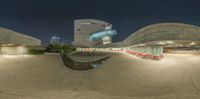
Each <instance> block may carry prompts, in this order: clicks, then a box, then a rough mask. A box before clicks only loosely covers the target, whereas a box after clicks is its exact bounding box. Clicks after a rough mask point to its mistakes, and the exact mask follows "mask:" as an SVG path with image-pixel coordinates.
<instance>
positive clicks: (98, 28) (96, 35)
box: [72, 19, 117, 47]
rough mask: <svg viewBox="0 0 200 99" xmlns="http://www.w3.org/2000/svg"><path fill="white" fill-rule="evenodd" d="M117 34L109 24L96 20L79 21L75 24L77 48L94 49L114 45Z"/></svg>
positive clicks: (73, 43)
mask: <svg viewBox="0 0 200 99" xmlns="http://www.w3.org/2000/svg"><path fill="white" fill-rule="evenodd" d="M116 34H117V32H116V31H115V30H112V25H111V24H110V23H108V22H105V21H101V20H95V19H77V20H75V22H74V41H73V42H72V45H74V46H75V47H94V46H98V45H103V44H109V43H112V36H114V35H116Z"/></svg>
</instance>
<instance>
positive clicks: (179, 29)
mask: <svg viewBox="0 0 200 99" xmlns="http://www.w3.org/2000/svg"><path fill="white" fill-rule="evenodd" d="M169 40H172V41H173V40H175V41H177V40H180V41H200V27H199V26H194V25H189V24H183V23H159V24H154V25H150V26H147V27H144V28H142V29H140V30H138V31H136V32H135V33H133V34H132V35H130V36H129V37H128V38H127V39H125V40H124V41H123V43H124V45H125V46H130V45H136V44H142V43H147V42H153V41H169Z"/></svg>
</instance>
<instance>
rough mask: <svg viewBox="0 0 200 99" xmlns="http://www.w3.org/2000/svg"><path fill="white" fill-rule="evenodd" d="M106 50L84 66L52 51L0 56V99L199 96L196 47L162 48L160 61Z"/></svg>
mask: <svg viewBox="0 0 200 99" xmlns="http://www.w3.org/2000/svg"><path fill="white" fill-rule="evenodd" d="M110 55H111V58H110V59H109V60H108V61H106V62H104V63H103V64H101V65H100V66H99V67H97V68H95V69H91V70H87V71H74V70H71V69H68V68H67V67H66V66H64V65H63V62H62V59H61V56H60V55H58V54H57V55H36V56H31V55H24V56H23V55H22V56H9V55H4V56H0V79H1V80H0V99H199V98H200V77H199V75H200V61H199V60H200V54H199V53H197V52H191V53H190V52H189V53H185V52H182V53H178V52H176V53H167V54H164V58H163V59H162V60H160V61H158V60H149V59H142V58H138V57H135V56H132V55H129V54H125V53H113V54H110ZM101 57H102V56H101ZM82 58H83V59H81V58H80V57H79V58H78V60H83V61H84V57H82ZM96 58H98V57H96ZM73 59H74V60H76V57H73ZM89 59H90V58H87V60H89Z"/></svg>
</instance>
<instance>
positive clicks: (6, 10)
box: [0, 0, 200, 43]
mask: <svg viewBox="0 0 200 99" xmlns="http://www.w3.org/2000/svg"><path fill="white" fill-rule="evenodd" d="M78 18H87V19H90V18H92V19H100V20H104V21H107V22H110V23H112V24H113V26H114V28H115V29H116V30H117V31H118V35H117V36H115V37H114V41H121V40H123V39H125V38H126V37H127V36H129V35H130V34H132V33H133V32H135V31H137V30H138V29H140V28H142V27H144V26H147V25H150V24H153V23H159V22H182V23H188V24H193V25H199V26H200V0H196V1H195V0H0V27H5V28H9V29H12V30H15V31H17V32H21V33H25V34H28V35H32V36H35V37H37V38H39V39H41V40H42V41H43V42H44V43H47V42H48V41H49V39H50V37H51V36H59V37H61V39H62V41H66V42H68V43H70V42H71V41H72V40H73V25H74V24H73V21H74V19H78Z"/></svg>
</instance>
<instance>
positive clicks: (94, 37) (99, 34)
mask: <svg viewBox="0 0 200 99" xmlns="http://www.w3.org/2000/svg"><path fill="white" fill-rule="evenodd" d="M114 35H117V31H116V30H105V31H101V32H97V33H94V34H92V35H90V38H89V39H90V40H91V41H96V40H99V39H102V38H104V37H106V36H114Z"/></svg>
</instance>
